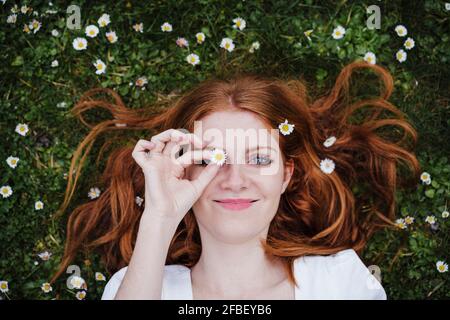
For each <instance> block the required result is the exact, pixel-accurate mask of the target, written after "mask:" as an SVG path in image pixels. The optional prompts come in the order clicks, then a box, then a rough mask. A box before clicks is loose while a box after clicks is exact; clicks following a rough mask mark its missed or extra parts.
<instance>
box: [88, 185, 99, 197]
mask: <svg viewBox="0 0 450 320" xmlns="http://www.w3.org/2000/svg"><path fill="white" fill-rule="evenodd" d="M100 193H101V191H100V189H99V188H97V187H94V188H91V189H89V193H88V197H89V198H91V199H95V198H98V197H99V196H100Z"/></svg>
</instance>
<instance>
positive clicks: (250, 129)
mask: <svg viewBox="0 0 450 320" xmlns="http://www.w3.org/2000/svg"><path fill="white" fill-rule="evenodd" d="M200 122H201V127H202V136H203V139H205V140H207V141H209V142H211V144H215V145H216V146H217V144H219V145H220V144H224V143H227V144H228V143H230V142H231V141H233V140H237V142H239V143H241V144H242V143H244V141H245V144H246V145H247V146H250V147H252V146H256V145H258V146H272V147H275V146H274V144H277V143H276V141H278V140H277V138H278V131H277V130H274V128H271V127H270V126H269V125H268V124H266V123H265V122H264V121H263V120H262V119H261V118H260V117H259V116H258V115H256V114H254V113H253V112H250V111H241V110H239V111H235V110H232V111H216V112H214V113H211V114H209V115H207V116H205V117H203V118H202V119H200ZM274 139H275V140H274Z"/></svg>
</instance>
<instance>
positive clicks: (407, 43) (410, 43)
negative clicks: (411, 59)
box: [403, 38, 415, 50]
mask: <svg viewBox="0 0 450 320" xmlns="http://www.w3.org/2000/svg"><path fill="white" fill-rule="evenodd" d="M403 45H404V46H405V48H406V49H407V50H411V49H412V48H414V46H415V42H414V39H413V38H408V39H406V40H405V43H404V44H403Z"/></svg>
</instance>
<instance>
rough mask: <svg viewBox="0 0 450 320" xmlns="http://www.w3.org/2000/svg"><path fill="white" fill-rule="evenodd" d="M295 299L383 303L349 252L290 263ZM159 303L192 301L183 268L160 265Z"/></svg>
mask: <svg viewBox="0 0 450 320" xmlns="http://www.w3.org/2000/svg"><path fill="white" fill-rule="evenodd" d="M293 268H294V269H293V271H294V276H295V278H296V280H297V284H298V287H297V286H296V287H295V300H321V299H323V300H326V299H330V300H343V299H345V300H347V299H349V300H386V292H385V291H384V289H383V287H382V286H381V284H380V283H379V282H378V280H377V279H376V278H375V277H374V276H373V275H372V273H371V272H370V271H369V269H368V268H367V267H366V266H365V265H364V263H363V262H362V261H361V259H360V258H359V256H358V254H357V253H356V252H355V250H353V249H346V250H342V251H339V252H337V253H335V254H332V255H328V256H319V255H311V256H303V257H299V258H297V259H295V260H294V266H293ZM126 270H127V267H124V268H122V269H120V270H119V271H117V272H116V273H115V274H114V275H113V276H112V277H111V279H110V280H109V281H108V283H107V284H106V286H105V290H104V291H103V295H102V300H112V299H114V297H115V295H116V293H117V290H118V289H119V286H120V283H121V282H122V279H123V277H124V275H125V272H126ZM161 299H162V300H193V294H192V282H191V270H190V269H189V268H188V267H186V266H183V265H166V266H164V278H163V284H162V294H161Z"/></svg>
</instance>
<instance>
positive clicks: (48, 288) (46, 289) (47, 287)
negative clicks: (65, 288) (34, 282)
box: [41, 282, 53, 293]
mask: <svg viewBox="0 0 450 320" xmlns="http://www.w3.org/2000/svg"><path fill="white" fill-rule="evenodd" d="M41 289H42V291H44V292H45V293H49V292H50V291H52V290H53V288H52V286H51V285H50V283H48V282H45V283H43V284H42V285H41Z"/></svg>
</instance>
